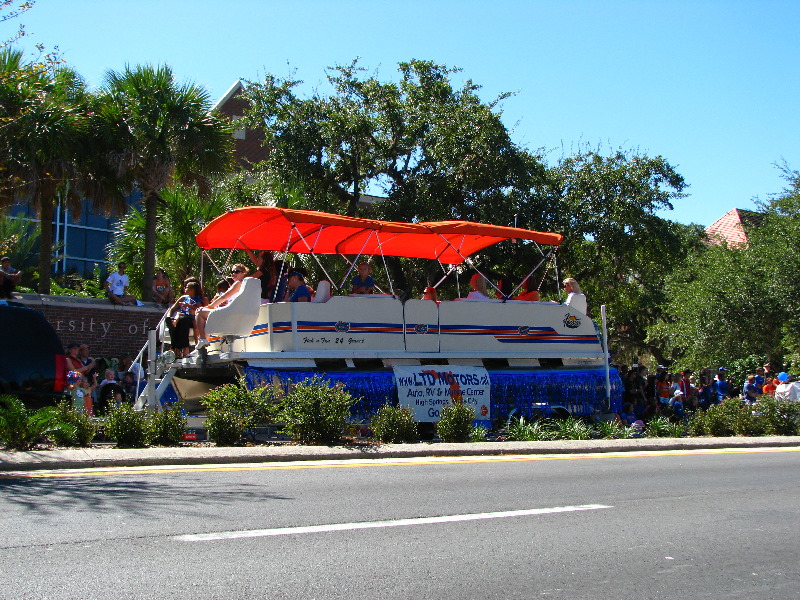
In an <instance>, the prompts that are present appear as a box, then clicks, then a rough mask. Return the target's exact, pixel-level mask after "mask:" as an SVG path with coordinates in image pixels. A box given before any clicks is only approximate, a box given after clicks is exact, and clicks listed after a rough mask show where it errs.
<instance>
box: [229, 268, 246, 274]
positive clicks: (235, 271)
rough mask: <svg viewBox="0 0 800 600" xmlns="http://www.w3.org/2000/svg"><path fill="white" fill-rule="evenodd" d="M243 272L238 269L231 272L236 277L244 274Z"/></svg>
mask: <svg viewBox="0 0 800 600" xmlns="http://www.w3.org/2000/svg"><path fill="white" fill-rule="evenodd" d="M242 272H243V271H239V270H238V269H234V270H233V271H231V275H236V274H237V273H242Z"/></svg>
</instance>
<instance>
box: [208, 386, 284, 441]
mask: <svg viewBox="0 0 800 600" xmlns="http://www.w3.org/2000/svg"><path fill="white" fill-rule="evenodd" d="M282 393H283V392H282V390H281V389H280V388H279V387H275V386H271V385H266V386H261V387H257V388H253V389H248V387H247V382H246V381H245V379H244V378H240V379H239V380H238V381H237V382H236V383H229V384H225V385H221V386H219V387H217V388H214V389H213V390H210V391H209V392H208V393H207V394H206V395H205V396H203V404H205V406H206V415H207V419H206V428H207V429H208V435H209V437H210V438H211V439H213V440H214V441H215V442H216V443H217V445H219V446H232V445H235V444H238V443H240V442H241V441H242V438H243V437H244V436H245V435H248V437H250V439H253V440H254V439H255V431H254V428H255V427H257V426H259V425H267V424H269V423H272V422H273V415H274V413H275V410H276V405H275V401H276V398H277V397H279V396H280V395H282Z"/></svg>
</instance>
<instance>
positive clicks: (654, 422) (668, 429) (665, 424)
mask: <svg viewBox="0 0 800 600" xmlns="http://www.w3.org/2000/svg"><path fill="white" fill-rule="evenodd" d="M672 425H674V423H671V422H670V420H669V419H668V418H667V417H656V418H655V419H650V421H648V422H647V426H646V427H645V429H644V433H645V435H647V437H671V436H672V432H673V431H674V428H673V427H672Z"/></svg>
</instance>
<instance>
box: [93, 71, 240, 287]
mask: <svg viewBox="0 0 800 600" xmlns="http://www.w3.org/2000/svg"><path fill="white" fill-rule="evenodd" d="M98 104H99V107H100V108H99V110H98V111H97V118H96V122H95V123H94V126H95V129H96V132H97V137H98V138H99V139H100V140H102V141H103V142H104V143H105V144H107V145H108V146H109V147H110V148H113V151H111V152H109V156H111V157H113V165H112V166H113V167H114V168H115V172H116V173H117V174H118V176H119V179H120V180H122V181H124V182H126V183H127V184H128V188H129V189H131V188H133V187H134V185H135V186H136V187H138V189H140V190H141V191H142V195H143V198H142V204H143V206H144V211H143V214H144V219H145V226H144V232H145V235H144V256H143V260H140V261H139V262H141V265H142V283H141V291H142V297H143V298H144V299H145V300H148V299H149V298H150V286H151V282H152V280H153V274H154V271H155V258H156V237H157V228H158V220H159V216H160V213H161V211H160V210H159V206H160V203H161V201H162V197H161V193H162V191H163V190H164V189H165V188H166V187H167V185H168V184H169V183H171V182H172V181H175V182H177V183H180V184H182V185H187V186H195V185H196V186H197V189H198V191H199V192H200V194H201V196H207V195H208V191H209V189H210V180H211V178H213V177H217V176H220V175H223V174H224V173H225V172H227V171H228V170H230V169H231V168H232V166H233V155H232V150H233V139H232V137H231V131H232V125H231V122H230V120H229V119H228V118H227V117H225V116H223V115H221V114H219V112H217V111H213V110H211V108H212V103H211V100H210V97H209V95H208V92H207V91H206V90H205V89H203V88H202V87H199V86H197V85H194V84H179V83H178V82H177V81H176V80H175V78H174V76H173V73H172V70H171V69H170V67H168V66H165V65H161V66H151V65H144V66H142V65H140V66H136V67H125V69H124V70H123V71H122V72H114V71H108V72H107V73H106V76H105V83H104V85H103V88H102V90H101V92H100V94H99V96H98ZM133 264H136V263H133Z"/></svg>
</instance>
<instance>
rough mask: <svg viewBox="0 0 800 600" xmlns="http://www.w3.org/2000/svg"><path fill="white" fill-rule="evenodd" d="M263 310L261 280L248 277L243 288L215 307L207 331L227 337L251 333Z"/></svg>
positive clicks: (243, 282)
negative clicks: (259, 313)
mask: <svg viewBox="0 0 800 600" xmlns="http://www.w3.org/2000/svg"><path fill="white" fill-rule="evenodd" d="M259 310H261V281H260V280H258V279H256V278H254V277H246V278H245V279H244V281H242V288H241V289H240V290H239V292H238V293H237V294H236V295H235V296H234V297H233V298H231V300H230V302H228V304H226V305H225V306H223V307H221V308H215V309H214V310H212V311H211V313H210V314H209V315H208V321H206V333H208V334H216V335H220V336H223V337H225V338H234V339H235V338H236V337H239V336H244V335H250V334H251V333H252V332H253V327H254V326H255V324H256V321H257V320H258V311H259Z"/></svg>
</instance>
